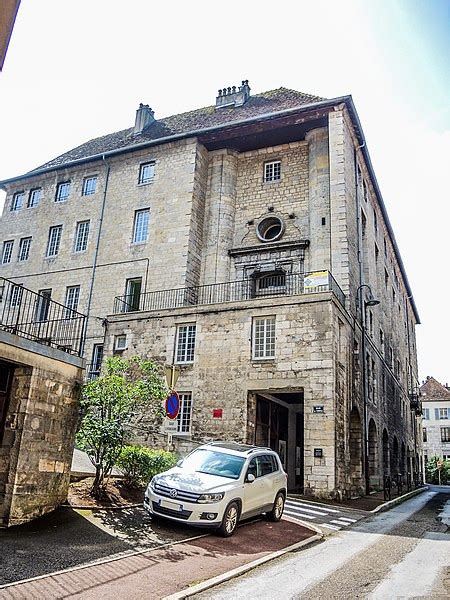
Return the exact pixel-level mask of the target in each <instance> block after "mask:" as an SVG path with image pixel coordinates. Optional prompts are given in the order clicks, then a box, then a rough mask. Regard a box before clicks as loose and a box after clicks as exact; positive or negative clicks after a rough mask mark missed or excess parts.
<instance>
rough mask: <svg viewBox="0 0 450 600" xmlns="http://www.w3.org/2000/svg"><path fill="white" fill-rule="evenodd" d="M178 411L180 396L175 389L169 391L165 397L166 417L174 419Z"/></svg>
mask: <svg viewBox="0 0 450 600" xmlns="http://www.w3.org/2000/svg"><path fill="white" fill-rule="evenodd" d="M179 412H180V397H179V396H178V394H177V393H176V392H175V391H171V392H170V394H169V395H168V396H167V398H166V417H167V418H168V419H176V418H177V417H178V413H179Z"/></svg>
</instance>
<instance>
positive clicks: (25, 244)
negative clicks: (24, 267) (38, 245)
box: [17, 235, 33, 262]
mask: <svg viewBox="0 0 450 600" xmlns="http://www.w3.org/2000/svg"><path fill="white" fill-rule="evenodd" d="M32 239H33V238H32V236H31V235H29V236H27V237H23V238H20V241H19V254H18V256H17V260H18V261H19V262H25V261H27V260H28V259H29V257H30V248H31V240H32Z"/></svg>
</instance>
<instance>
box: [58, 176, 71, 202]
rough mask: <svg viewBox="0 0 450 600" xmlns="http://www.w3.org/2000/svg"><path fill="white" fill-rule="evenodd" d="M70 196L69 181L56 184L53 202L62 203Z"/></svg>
mask: <svg viewBox="0 0 450 600" xmlns="http://www.w3.org/2000/svg"><path fill="white" fill-rule="evenodd" d="M69 194H70V181H62V182H61V183H58V187H57V188H56V197H55V202H64V201H65V200H67V198H68V197H69Z"/></svg>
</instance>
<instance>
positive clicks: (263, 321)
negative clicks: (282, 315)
mask: <svg viewBox="0 0 450 600" xmlns="http://www.w3.org/2000/svg"><path fill="white" fill-rule="evenodd" d="M274 357H275V317H262V318H259V317H258V318H254V319H253V358H255V359H261V358H263V359H264V358H274Z"/></svg>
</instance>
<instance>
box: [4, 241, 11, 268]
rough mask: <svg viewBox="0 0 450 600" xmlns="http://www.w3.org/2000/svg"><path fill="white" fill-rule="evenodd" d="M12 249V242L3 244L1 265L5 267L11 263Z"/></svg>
mask: <svg viewBox="0 0 450 600" xmlns="http://www.w3.org/2000/svg"><path fill="white" fill-rule="evenodd" d="M13 248H14V240H8V241H7V242H3V251H2V265H7V264H8V263H10V262H11V258H12V253H13Z"/></svg>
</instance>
